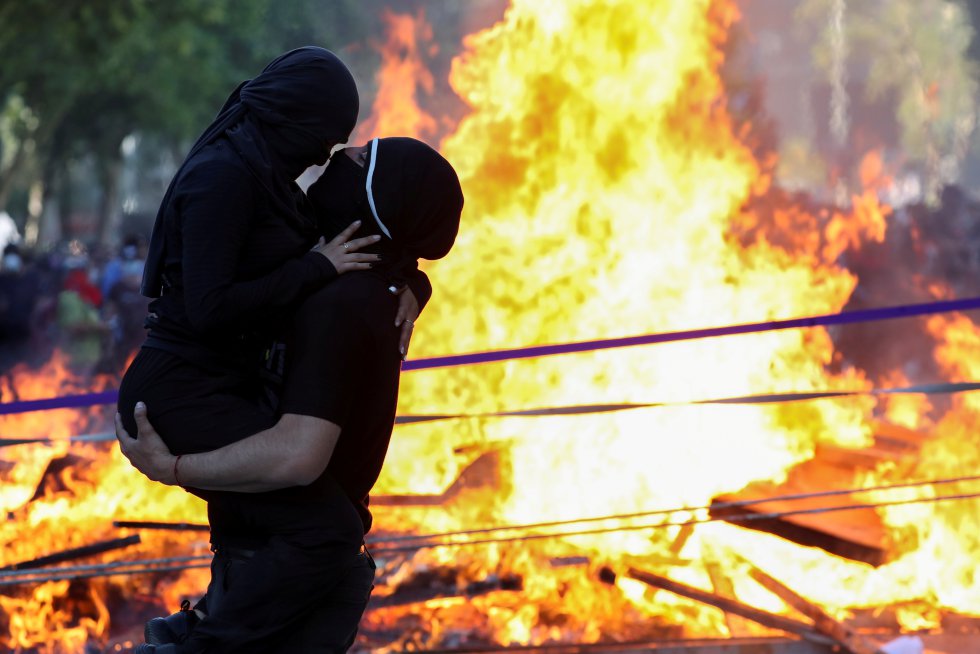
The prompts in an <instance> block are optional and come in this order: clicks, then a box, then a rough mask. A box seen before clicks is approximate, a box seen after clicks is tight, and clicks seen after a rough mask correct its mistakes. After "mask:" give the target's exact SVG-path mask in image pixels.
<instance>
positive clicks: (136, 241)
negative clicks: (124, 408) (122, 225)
mask: <svg viewBox="0 0 980 654" xmlns="http://www.w3.org/2000/svg"><path fill="white" fill-rule="evenodd" d="M145 257H146V247H145V241H144V239H142V238H140V237H139V236H138V235H136V234H130V235H129V236H127V237H126V238H125V240H124V241H123V244H122V247H121V248H120V250H119V255H118V256H116V257H114V258H113V259H111V260H110V261H109V262H108V263H107V264H106V267H105V269H104V270H103V272H102V278H101V282H102V284H101V286H102V289H101V290H102V297H103V306H102V317H103V319H104V321H105V323H106V324H107V325H108V327H109V335H110V338H109V342H108V344H107V346H106V352H105V353H104V355H103V357H102V360H101V362H100V364H99V365H100V371H101V372H105V373H107V374H113V373H118V372H122V371H123V369H124V366H125V365H126V363H127V362H128V361H129V358H130V357H131V356H132V355H133V354H134V353H135V352H136V351H137V350H138V349H139V347H140V345H142V344H143V339H144V338H145V337H146V332H145V330H144V328H143V323H144V321H145V320H146V315H147V307H148V306H149V304H150V299H149V298H147V297H146V296H144V295H143V294H142V293H140V284H141V283H142V280H143V267H144V264H145Z"/></svg>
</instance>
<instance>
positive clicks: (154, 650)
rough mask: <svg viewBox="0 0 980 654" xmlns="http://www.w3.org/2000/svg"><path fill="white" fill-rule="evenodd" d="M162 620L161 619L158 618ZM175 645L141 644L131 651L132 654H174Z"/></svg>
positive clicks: (175, 651) (175, 650)
mask: <svg viewBox="0 0 980 654" xmlns="http://www.w3.org/2000/svg"><path fill="white" fill-rule="evenodd" d="M160 619H161V620H163V618H160ZM176 653H177V645H175V644H173V643H167V644H165V645H151V644H150V643H142V644H140V645H137V646H136V648H135V649H134V650H133V654H176Z"/></svg>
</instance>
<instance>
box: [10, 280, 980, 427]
mask: <svg viewBox="0 0 980 654" xmlns="http://www.w3.org/2000/svg"><path fill="white" fill-rule="evenodd" d="M970 309H980V297H973V298H965V299H961V300H942V301H939V302H927V303H923V304H906V305H901V306H897V307H882V308H878V309H862V310H859V311H846V312H842V313H829V314H824V315H820V316H810V317H807V318H791V319H789V320H768V321H765V322H753V323H744V324H741V325H729V326H727V327H707V328H703V329H690V330H687V331H679V332H663V333H659V334H644V335H642V336H627V337H624V338H605V339H599V340H594V341H579V342H576V343H558V344H555V345H537V346H532V347H523V348H512V349H508V350H494V351H490V352H474V353H472V354H453V355H448V356H441V357H429V358H427V359H413V360H411V361H405V362H404V363H403V364H402V370H404V371H409V370H427V369H431V368H449V367H453V366H468V365H473V364H478V363H491V362H494V361H509V360H514V359H529V358H532V357H544V356H553V355H556V354H572V353H574V352H590V351H594V350H609V349H613V348H620V347H634V346H637V345H652V344H654V343H668V342H673V341H689V340H694V339H699V338H713V337H716V336H730V335H733V334H750V333H754V332H766V331H776V330H780V329H795V328H799V327H825V326H830V325H848V324H852V323H856V322H872V321H876V320H891V319H893V318H910V317H913V316H924V315H930V314H936V313H947V312H950V311H967V310H970ZM118 397H119V392H118V391H103V392H101V393H88V394H83V395H66V396H64V397H54V398H48V399H43V400H26V401H21V402H6V403H0V416H2V415H9V414H12V413H26V412H28V411H43V410H47V409H69V408H79V407H86V406H92V405H96V404H113V403H115V402H116V400H117V399H118Z"/></svg>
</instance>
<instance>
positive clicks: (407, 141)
mask: <svg viewBox="0 0 980 654" xmlns="http://www.w3.org/2000/svg"><path fill="white" fill-rule="evenodd" d="M366 189H367V196H368V204H369V205H370V207H371V214H372V216H373V217H374V219H375V221H376V222H377V223H378V226H379V228H380V229H381V230H382V232H384V233H385V235H386V236H388V237H389V238H391V240H392V241H394V242H395V243H396V244H398V245H399V246H400V247H402V248H404V249H405V250H406V251H407V252H408V253H409V254H410V255H412V256H414V257H416V258H421V259H430V260H434V259H441V258H442V257H444V256H446V254H448V253H449V250H450V249H451V248H452V246H453V243H455V241H456V235H457V233H458V232H459V220H460V216H461V214H462V211H463V189H462V187H461V186H460V183H459V177H458V176H457V175H456V171H455V169H453V167H452V164H450V163H449V162H448V161H447V160H446V159H445V157H443V156H442V155H441V154H439V153H438V152H437V151H436V150H435V149H433V148H432V147H430V146H429V145H427V144H426V143H423V142H422V141H419V140H417V139H413V138H408V137H400V136H399V137H390V138H382V139H374V140H373V141H371V144H370V153H369V157H368V161H367V182H366Z"/></svg>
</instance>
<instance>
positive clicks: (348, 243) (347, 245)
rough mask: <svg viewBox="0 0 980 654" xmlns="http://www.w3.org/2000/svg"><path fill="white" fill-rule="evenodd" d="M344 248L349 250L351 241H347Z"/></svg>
mask: <svg viewBox="0 0 980 654" xmlns="http://www.w3.org/2000/svg"><path fill="white" fill-rule="evenodd" d="M344 249H345V250H349V249H350V241H347V242H346V243H344Z"/></svg>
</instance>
